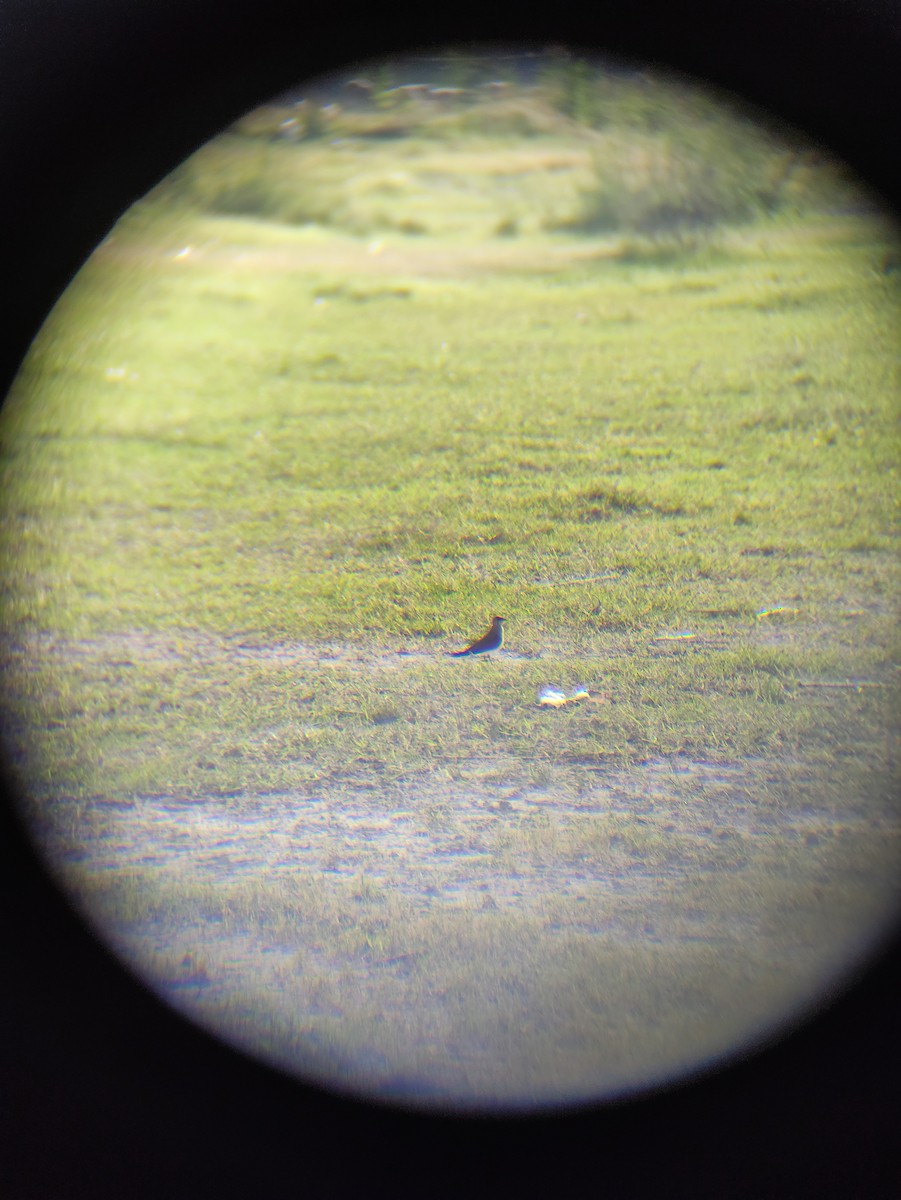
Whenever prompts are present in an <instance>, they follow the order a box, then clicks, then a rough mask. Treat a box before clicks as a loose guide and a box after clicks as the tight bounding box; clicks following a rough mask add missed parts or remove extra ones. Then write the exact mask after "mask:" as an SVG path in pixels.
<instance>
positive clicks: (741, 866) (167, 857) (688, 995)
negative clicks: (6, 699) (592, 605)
mask: <svg viewBox="0 0 901 1200" xmlns="http://www.w3.org/2000/svg"><path fill="white" fill-rule="evenodd" d="M10 653H11V651H10V649H9V648H7V657H9V654H10ZM29 655H30V661H31V663H32V665H33V666H34V664H35V663H40V664H42V669H46V665H47V664H48V663H51V664H56V667H55V668H54V669H55V670H56V671H57V676H56V677H57V678H58V679H62V678H64V677H65V674H66V671H68V670H70V669H71V668H72V667H73V665H75V664H79V663H81V664H82V666H85V665H90V664H91V663H95V662H98V661H100V662H102V663H103V664H104V669H105V670H106V671H107V672H108V675H109V678H110V679H113V680H115V679H118V678H120V676H124V677H127V678H128V679H131V680H133V679H134V677H135V676H137V677H138V678H139V679H140V678H143V675H142V672H148V673H149V672H152V671H155V670H164V671H165V670H168V668H169V666H170V665H173V664H175V665H178V666H179V669H180V670H185V671H187V673H188V677H189V678H194V677H195V676H196V677H197V679H198V680H206V679H207V678H208V677H209V676H210V674H211V672H212V673H213V674H216V676H217V677H218V675H220V674H222V672H223V671H226V673H227V668H228V666H229V664H237V663H244V664H249V667H252V668H253V669H256V668H257V667H258V666H262V667H272V668H273V669H274V668H276V667H277V668H279V669H281V668H285V667H287V668H290V669H291V670H293V669H295V668H296V669H297V670H298V671H303V670H307V669H312V667H313V666H314V665H315V666H316V667H317V668H324V667H325V668H327V667H328V666H329V664H331V665H332V667H333V669H334V670H335V671H336V672H338V673H342V672H343V673H344V674H342V675H341V678H342V679H344V678H346V677H347V675H346V673H347V672H348V671H350V672H353V671H361V672H368V671H371V670H373V669H374V665H375V664H376V663H377V664H378V667H379V670H381V671H382V672H393V671H401V672H402V671H403V670H404V669H405V668H409V669H410V670H415V669H417V664H420V665H421V662H422V660H424V659H426V658H428V657H430V656H429V655H427V654H426V653H425V652H418V654H416V655H411V654H410V653H408V652H406V651H404V650H398V649H385V650H377V649H374V648H359V647H351V646H344V645H337V644H336V645H324V646H323V645H320V646H310V645H304V644H300V643H290V644H288V643H286V644H283V645H278V646H272V645H268V646H267V645H265V644H263V643H262V641H258V640H256V639H254V638H253V637H250V636H247V635H243V636H241V637H231V638H219V637H215V636H212V635H209V636H203V635H199V634H191V635H190V636H188V635H184V636H179V635H162V634H160V635H147V634H128V635H118V636H115V637H108V638H98V639H93V640H81V641H78V640H67V639H63V638H44V639H40V640H39V642H37V643H34V644H32V645H31V646H30V648H29ZM431 657H434V655H431ZM498 665H500V664H498ZM35 669H37V668H35ZM147 677H148V678H151V675H150V674H148V676H147ZM104 678H106V676H104ZM152 678H155V676H154V677H152ZM486 678H487V676H486ZM489 682H490V681H489ZM182 684H183V685H184V681H183V680H182ZM131 686H135V685H134V684H132V685H131ZM204 686H205V685H204ZM486 686H487V684H486ZM136 694H137V693H136ZM560 715H561V714H558V713H554V712H549V713H548V714H547V716H548V719H549V720H555V719H557V717H558V716H560ZM106 719H107V720H111V721H113V722H118V723H120V724H121V725H122V726H123V727H125V726H127V724H128V721H129V719H130V713H129V711H126V709H125V708H123V710H122V711H121V712H120V713H118V714H117V713H116V711H115V710H114V709H110V710H109V711H108V712H107V713H106ZM162 728H164V729H165V725H163V726H162ZM255 736H257V738H258V741H259V739H263V742H265V731H262V732H259V731H258V734H257V735H255ZM352 738H353V732H352V730H351V731H349V732H348V740H349V742H350V741H352ZM235 740H236V735H235V732H234V730H233V731H231V733H230V734H229V735H228V737H227V738H224V740H223V744H225V743H226V742H229V741H235ZM131 744H132V745H133V753H134V754H140V755H143V756H148V755H153V754H154V753H158V754H159V753H161V743H160V741H159V735H158V734H156V733H155V734H153V735H152V736H151V735H150V734H148V736H147V739H146V742H141V741H140V740H138V741H133V742H132V743H131ZM227 753H229V752H228V751H226V754H227ZM234 753H235V754H241V755H243V756H244V758H243V759H240V760H238V761H243V762H246V761H247V760H248V759H250V758H252V757H253V755H254V753H255V752H254V751H253V749H252V744H251V743H250V742H247V741H245V742H244V743H243V744H242V748H241V749H240V750H235V751H234ZM121 764H124V765H119V766H117V767H116V768H115V770H111V771H110V773H108V774H104V770H103V769H102V768H101V769H98V770H96V771H95V772H94V774H93V776H92V777H91V778H92V779H93V787H91V788H88V789H82V790H81V791H80V792H78V791H77V790H71V791H70V790H66V791H64V792H63V793H62V794H60V791H59V790H57V791H56V792H55V794H54V796H53V802H52V804H47V803H39V804H36V805H35V808H34V810H33V811H31V812H29V814H28V817H29V820H30V821H31V823H32V826H33V828H34V829H35V832H36V836H37V838H38V840H39V841H40V842H41V843H42V845H43V848H44V852H45V854H46V856H47V859H48V861H49V863H50V864H51V866H52V868H53V869H54V870H55V871H56V872H58V873H60V874H61V876H62V877H63V878H64V879H65V881H66V883H67V885H68V886H69V888H70V889H71V891H72V892H73V893H74V894H75V896H76V897H77V898H78V901H79V903H80V904H81V906H82V908H83V910H84V911H85V913H86V915H87V916H88V919H89V920H91V921H92V922H93V923H95V924H96V925H97V926H98V927H99V928H100V930H101V931H102V933H103V936H105V937H106V938H108V939H109V940H110V941H111V942H112V943H113V944H114V945H115V946H116V947H117V948H118V950H119V952H120V953H121V954H122V956H123V957H124V958H125V959H126V960H127V961H128V962H129V963H131V964H132V966H133V967H134V969H135V970H136V971H137V972H138V973H139V974H140V975H141V976H142V977H143V978H145V979H146V980H147V981H148V983H149V984H150V985H151V986H152V987H153V988H154V989H155V990H156V991H157V992H158V993H159V994H161V995H162V996H164V997H165V998H166V999H167V1000H168V1001H169V1002H170V1003H172V1004H174V1005H175V1006H177V1007H179V1008H181V1009H183V1010H184V1011H186V1012H187V1013H189V1014H190V1015H191V1016H192V1018H194V1019H196V1020H198V1021H200V1022H201V1023H203V1024H206V1025H208V1026H209V1027H210V1028H211V1029H213V1030H214V1031H215V1032H217V1033H218V1034H220V1035H221V1036H224V1037H226V1038H227V1039H228V1040H230V1041H233V1042H235V1043H236V1044H238V1045H241V1046H244V1047H246V1048H248V1049H249V1050H251V1051H252V1052H254V1053H258V1054H262V1055H263V1056H264V1057H267V1058H270V1059H271V1060H273V1061H275V1062H276V1063H278V1064H279V1065H280V1066H284V1067H286V1068H287V1069H289V1070H293V1071H298V1072H300V1073H302V1074H306V1075H313V1076H314V1077H318V1078H321V1079H323V1080H324V1081H326V1082H328V1083H331V1084H332V1085H337V1086H353V1087H360V1088H362V1089H363V1090H364V1091H368V1092H371V1093H376V1094H382V1095H386V1096H392V1097H395V1098H398V1099H401V1100H406V1101H413V1102H416V1103H452V1104H459V1105H462V1106H464V1107H472V1106H475V1107H482V1106H488V1107H492V1106H497V1105H500V1106H501V1107H504V1106H510V1105H512V1106H514V1107H517V1106H521V1105H526V1106H528V1105H531V1104H535V1103H545V1102H552V1101H557V1100H560V1099H566V1098H569V1099H572V1098H576V1097H578V1096H587V1095H597V1094H605V1093H606V1094H610V1093H615V1092H617V1091H622V1090H625V1091H628V1090H632V1089H634V1088H635V1087H639V1086H641V1085H642V1084H645V1083H648V1082H651V1081H654V1080H656V1079H660V1078H665V1077H667V1076H668V1075H670V1074H678V1073H679V1072H680V1071H682V1070H687V1069H691V1068H692V1067H693V1066H695V1065H696V1064H697V1063H698V1062H701V1061H704V1060H707V1059H709V1058H711V1057H716V1056H717V1055H719V1054H721V1053H724V1052H726V1051H727V1050H728V1049H729V1048H730V1047H731V1048H735V1047H736V1046H741V1045H744V1044H746V1043H748V1042H749V1041H753V1040H754V1038H755V1037H759V1036H762V1035H763V1033H764V1032H765V1031H766V1030H768V1029H771V1028H773V1027H774V1026H776V1025H778V1023H779V1022H780V1021H781V1020H785V1019H787V1018H788V1017H789V1016H790V1015H791V1014H792V1013H793V1012H795V1011H797V1010H798V1008H800V1007H804V1006H805V1005H809V1004H811V1003H814V1002H815V1001H816V1000H817V998H818V996H819V995H820V994H821V993H822V991H823V990H824V989H826V988H828V987H830V986H831V985H832V983H833V982H834V980H835V979H836V978H837V977H838V976H839V975H840V974H841V973H842V971H843V970H847V969H848V968H849V967H850V966H851V965H852V964H853V963H854V962H856V961H857V960H858V959H859V957H860V956H861V955H862V954H864V953H865V951H866V948H867V946H868V945H870V944H871V943H872V942H873V940H874V939H875V938H876V937H877V936H878V933H879V930H880V929H882V928H884V926H885V924H886V922H887V921H888V920H889V919H890V917H891V914H892V913H893V912H894V911H896V909H897V904H898V897H897V894H896V883H895V880H896V875H897V871H896V868H897V863H898V861H899V857H901V853H899V845H901V821H899V818H898V813H897V809H896V806H895V801H894V798H893V793H892V791H891V788H890V786H889V784H888V782H887V781H886V780H885V779H883V778H877V777H876V775H875V774H872V773H871V774H869V775H868V774H867V772H866V771H865V770H864V772H863V775H860V774H858V776H856V777H855V776H853V775H852V774H849V773H848V771H847V769H846V768H847V762H846V761H844V760H842V759H841V758H840V757H839V758H837V759H836V771H835V778H834V779H833V780H832V781H831V783H830V782H829V781H827V780H824V778H823V775H822V772H821V771H818V770H816V769H814V767H813V766H812V765H811V764H810V763H808V762H806V761H805V759H804V757H803V755H797V754H795V755H785V756H783V757H782V758H780V759H778V760H774V759H772V758H760V757H758V758H747V759H745V760H742V761H738V760H732V761H707V760H703V759H699V758H691V757H688V756H684V755H676V756H672V755H664V756H658V757H653V758H649V759H647V760H645V761H643V762H641V763H636V764H633V765H631V766H625V765H623V764H617V763H616V762H611V761H603V760H598V759H597V758H596V757H593V756H591V755H587V756H586V757H585V759H584V761H582V762H578V761H574V760H571V761H569V762H568V763H567V765H566V767H565V769H564V767H563V766H562V765H559V764H555V763H553V762H551V763H545V764H544V765H543V766H542V767H541V769H540V770H538V771H536V769H535V764H534V763H530V762H529V761H525V760H523V759H521V758H518V757H516V756H512V755H511V754H509V753H507V751H506V749H505V746H504V745H503V743H499V744H498V745H497V746H496V747H495V750H494V752H492V753H490V754H486V753H484V752H480V753H472V754H469V755H466V756H458V757H455V758H453V759H448V758H447V757H442V756H440V755H438V756H436V757H435V758H434V759H433V760H432V761H431V762H423V761H421V760H414V759H411V761H410V763H409V766H408V769H407V770H398V769H397V766H396V764H394V765H393V766H391V765H390V764H388V763H386V762H385V761H382V760H380V759H371V760H367V759H363V760H361V759H359V758H352V757H350V756H349V758H348V762H347V765H346V767H345V768H343V769H340V768H339V769H335V770H332V771H330V772H329V773H328V774H327V775H323V776H322V777H320V778H318V779H301V778H300V776H302V772H298V778H297V779H296V780H295V782H294V783H293V784H291V783H288V784H287V785H280V786H256V787H253V788H250V787H241V786H235V787H232V788H230V789H228V790H227V791H222V790H218V791H216V790H204V789H202V788H192V789H186V788H184V787H179V788H176V789H167V788H165V787H159V788H141V789H131V790H130V789H129V788H128V787H127V786H126V785H125V783H124V775H123V774H122V772H123V771H125V769H126V767H127V766H134V762H133V761H131V762H129V760H128V759H126V758H123V759H122V760H121ZM859 765H860V764H858V766H859ZM288 774H289V775H290V770H289V771H288ZM239 777H240V776H239ZM282 778H284V773H283V775H282Z"/></svg>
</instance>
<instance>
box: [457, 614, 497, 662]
mask: <svg viewBox="0 0 901 1200" xmlns="http://www.w3.org/2000/svg"><path fill="white" fill-rule="evenodd" d="M506 619H507V618H506V617H492V618H491V627H490V628H489V630H488V632H487V633H485V634H483V635H482V636H481V637H480V638H479V640H478V641H477V642H473V643H472V645H471V646H467V647H466V649H465V650H454V652H453V653H452V654H451V658H462V657H463V656H464V655H466V654H488V653H490V652H491V651H492V650H500V648H501V646H503V644H504V621H506Z"/></svg>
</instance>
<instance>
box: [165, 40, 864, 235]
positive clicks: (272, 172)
mask: <svg viewBox="0 0 901 1200" xmlns="http://www.w3.org/2000/svg"><path fill="white" fill-rule="evenodd" d="M494 65H495V66H496V65H497V64H494ZM491 68H492V64H491V62H490V61H489V60H481V59H477V58H473V57H470V56H467V55H464V54H449V55H447V56H446V58H445V59H444V60H442V61H441V62H439V63H437V64H436V65H433V67H432V70H431V74H432V77H433V79H434V80H435V82H433V83H418V84H410V83H400V84H399V83H397V79H398V78H399V77H400V75H399V71H400V67H399V66H396V65H392V64H390V63H386V64H383V65H382V66H381V67H380V68H378V69H377V70H376V71H374V72H373V76H372V78H371V79H358V80H352V81H349V82H348V83H346V84H344V85H343V86H340V85H339V84H337V83H336V84H335V85H334V87H333V89H332V92H331V93H329V95H328V96H326V95H317V96H315V97H314V96H308V97H307V98H305V99H303V100H293V99H292V100H291V101H287V100H286V101H284V102H282V103H273V104H270V105H267V106H264V107H262V108H260V109H257V110H255V111H254V112H252V113H250V114H248V115H247V116H246V117H244V118H243V119H242V120H240V121H238V122H237V123H236V124H235V125H234V126H232V127H231V128H230V129H229V130H227V131H226V132H225V133H224V134H223V135H222V136H221V137H220V138H217V139H216V140H215V141H213V142H211V143H209V144H208V145H207V146H205V147H204V148H203V149H202V150H201V151H200V152H199V153H198V154H196V155H195V156H193V157H192V158H191V159H190V160H188V161H187V162H186V163H185V164H184V165H183V166H182V167H181V168H179V169H178V170H177V171H176V172H175V173H174V174H173V175H172V176H170V178H169V179H168V180H167V181H165V182H164V183H163V184H162V185H161V186H160V188H159V189H158V190H157V194H156V198H157V199H158V200H160V201H163V202H165V203H166V204H171V203H173V202H174V203H178V204H184V205H185V206H187V207H189V208H191V209H194V210H196V211H200V212H206V213H210V214H224V215H229V216H244V217H253V218H256V219H264V220H271V221H278V222H284V223H288V224H307V223H317V224H322V225H327V226H332V227H334V228H336V229H339V230H344V231H349V232H352V233H356V234H361V235H369V234H372V233H375V232H378V231H381V230H385V229H393V230H398V231H400V232H404V233H429V234H433V235H441V234H444V233H461V232H462V233H467V234H472V233H478V234H480V235H482V236H511V235H515V234H517V233H520V232H521V233H525V234H534V233H536V232H552V231H569V232H572V233H604V232H611V233H621V234H625V235H633V234H634V235H639V236H642V237H646V238H647V237H649V238H656V239H660V238H664V239H667V238H669V239H674V238H675V239H678V238H684V237H685V236H687V235H688V236H692V237H694V238H697V237H698V236H699V235H702V234H703V235H707V234H709V233H711V232H712V231H713V230H715V229H716V228H717V227H718V226H721V225H723V224H736V223H744V222H748V221H753V220H755V219H758V218H759V217H761V216H774V215H777V214H785V215H790V216H796V215H798V214H803V213H807V214H812V213H825V212H830V213H836V212H837V211H841V212H847V211H850V210H857V209H860V208H861V207H862V206H864V207H865V206H866V200H865V198H864V197H863V196H862V194H861V192H860V191H859V189H857V188H856V187H855V185H854V184H853V182H851V181H850V180H846V179H843V178H842V175H841V171H840V168H838V167H837V166H836V165H835V164H833V163H832V162H830V161H829V160H828V159H826V158H825V157H824V156H823V155H822V154H821V153H819V152H818V151H816V150H814V149H812V148H810V147H809V146H805V145H804V144H803V143H802V142H801V141H800V140H799V139H798V137H797V136H796V135H794V134H792V133H790V132H787V131H785V130H776V129H774V128H767V126H766V125H765V124H763V123H761V121H760V120H758V119H756V118H755V117H752V116H751V115H750V114H748V113H747V112H745V111H743V110H742V109H740V108H738V107H737V106H736V105H735V104H734V103H730V102H729V100H728V99H724V98H723V97H722V96H717V95H713V94H710V93H707V92H704V91H700V90H697V89H694V88H691V87H688V86H686V85H684V84H682V83H679V82H677V81H673V80H669V81H667V80H666V79H660V78H656V77H653V76H651V75H650V74H649V73H648V72H638V71H635V70H632V71H628V72H627V71H625V70H623V69H622V68H620V69H618V70H613V69H610V68H609V67H606V66H601V65H598V64H597V63H589V62H587V61H585V60H583V59H579V58H574V57H572V56H570V55H569V54H567V53H565V52H563V51H556V52H549V53H548V54H546V55H545V56H544V61H543V63H542V65H541V66H540V67H539V69H538V70H533V72H532V73H531V77H530V78H529V79H528V80H527V81H519V80H517V78H516V70H515V68H514V67H512V66H509V67H508V69H507V71H506V75H508V76H512V78H492V77H491ZM401 141H402V142H403V154H402V157H403V169H402V170H398V167H397V161H396V160H397V151H398V143H399V142H401ZM449 201H450V202H451V203H449Z"/></svg>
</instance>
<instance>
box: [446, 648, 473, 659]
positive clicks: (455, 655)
mask: <svg viewBox="0 0 901 1200" xmlns="http://www.w3.org/2000/svg"><path fill="white" fill-rule="evenodd" d="M468 653H469V650H468V648H467V649H466V650H452V651H451V652H450V657H451V658H463V657H464V655H466V654H468Z"/></svg>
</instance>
